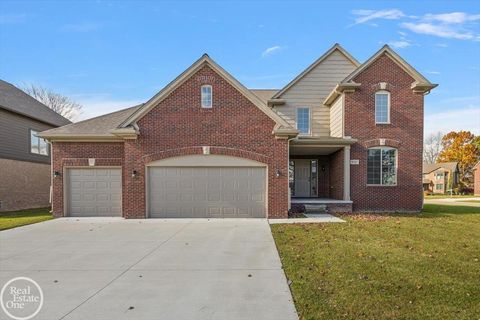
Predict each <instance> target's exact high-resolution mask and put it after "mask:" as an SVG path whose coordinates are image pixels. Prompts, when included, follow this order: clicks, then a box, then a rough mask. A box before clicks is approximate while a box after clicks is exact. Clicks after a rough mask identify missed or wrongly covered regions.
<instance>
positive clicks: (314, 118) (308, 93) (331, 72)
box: [275, 50, 355, 136]
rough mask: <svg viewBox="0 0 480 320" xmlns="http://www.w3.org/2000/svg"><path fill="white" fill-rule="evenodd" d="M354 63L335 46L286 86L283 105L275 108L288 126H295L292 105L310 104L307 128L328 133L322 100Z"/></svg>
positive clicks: (347, 73) (351, 70) (326, 108)
mask: <svg viewBox="0 0 480 320" xmlns="http://www.w3.org/2000/svg"><path fill="white" fill-rule="evenodd" d="M354 69H355V65H354V64H353V63H352V62H351V61H350V60H349V59H348V58H347V57H345V56H344V55H343V54H342V53H341V52H340V51H339V50H335V51H333V52H332V54H331V55H329V56H328V57H326V58H325V60H323V61H322V62H321V63H320V64H319V65H317V66H316V67H315V68H314V69H312V70H311V71H310V72H309V73H307V74H306V75H305V76H304V77H303V78H302V79H300V80H299V81H298V82H297V83H295V84H294V85H293V86H292V87H290V88H289V89H288V90H287V91H286V92H285V93H284V94H282V96H281V98H283V99H285V100H286V104H285V105H283V106H275V110H276V111H277V112H278V114H280V115H281V116H282V117H283V118H285V120H287V121H288V122H289V123H290V124H291V125H292V126H294V127H296V125H297V124H296V108H297V107H310V108H311V129H312V135H313V136H329V135H330V109H329V108H328V107H326V106H324V105H323V101H324V100H325V98H326V97H327V96H328V94H329V93H330V92H331V91H332V90H333V88H334V87H335V85H336V84H337V83H339V82H340V81H341V80H343V79H344V78H345V77H347V76H348V75H349V74H350V73H351V72H353V70H354Z"/></svg>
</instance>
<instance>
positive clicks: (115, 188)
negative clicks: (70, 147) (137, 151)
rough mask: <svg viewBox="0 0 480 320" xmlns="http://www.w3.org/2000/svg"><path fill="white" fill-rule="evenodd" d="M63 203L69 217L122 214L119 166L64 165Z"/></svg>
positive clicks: (118, 215) (120, 172)
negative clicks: (65, 180) (88, 166)
mask: <svg viewBox="0 0 480 320" xmlns="http://www.w3.org/2000/svg"><path fill="white" fill-rule="evenodd" d="M67 207H68V213H67V215H68V216H71V217H112V216H117V217H120V216H122V171H121V169H118V168H115V169H113V168H96V169H92V168H88V169H87V168H85V169H73V168H72V169H67Z"/></svg>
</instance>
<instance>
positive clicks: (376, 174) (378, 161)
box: [367, 147, 397, 186]
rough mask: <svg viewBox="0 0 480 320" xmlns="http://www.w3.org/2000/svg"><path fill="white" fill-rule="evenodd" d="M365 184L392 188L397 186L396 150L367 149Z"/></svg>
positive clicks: (384, 148)
mask: <svg viewBox="0 0 480 320" xmlns="http://www.w3.org/2000/svg"><path fill="white" fill-rule="evenodd" d="M367 184H370V185H381V186H394V185H396V184H397V149H393V148H388V147H379V148H371V149H368V155H367Z"/></svg>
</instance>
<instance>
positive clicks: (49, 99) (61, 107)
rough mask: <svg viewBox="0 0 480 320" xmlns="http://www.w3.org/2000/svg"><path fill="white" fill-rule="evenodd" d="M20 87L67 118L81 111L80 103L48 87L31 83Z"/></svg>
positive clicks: (70, 118)
mask: <svg viewBox="0 0 480 320" xmlns="http://www.w3.org/2000/svg"><path fill="white" fill-rule="evenodd" d="M22 89H23V91H25V92H26V93H28V94H29V95H31V96H32V97H34V98H35V99H37V100H38V101H40V102H41V103H43V104H44V105H46V106H47V107H49V108H50V109H52V110H53V111H55V112H56V113H58V114H60V115H61V116H64V117H65V118H67V119H69V120H72V119H73V118H74V117H75V116H78V115H79V114H80V113H81V112H82V105H81V104H79V103H77V102H75V101H73V100H72V99H70V98H69V97H66V96H64V95H61V94H59V93H56V92H53V91H51V90H49V89H46V88H43V87H40V86H35V85H33V84H30V85H24V86H23V88H22Z"/></svg>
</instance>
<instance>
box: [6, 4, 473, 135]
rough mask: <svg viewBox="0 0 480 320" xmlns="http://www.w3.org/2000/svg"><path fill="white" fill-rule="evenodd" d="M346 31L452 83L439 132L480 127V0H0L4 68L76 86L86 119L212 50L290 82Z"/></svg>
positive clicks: (253, 73) (355, 40)
mask: <svg viewBox="0 0 480 320" xmlns="http://www.w3.org/2000/svg"><path fill="white" fill-rule="evenodd" d="M336 42H338V43H340V44H341V45H342V46H343V47H344V48H345V49H346V50H348V51H349V52H350V53H351V54H352V55H353V56H355V57H356V58H357V59H358V60H359V61H361V62H362V61H365V60H366V59H367V58H368V57H369V56H371V55H372V54H373V53H375V52H376V51H377V50H378V49H379V48H380V47H381V46H382V45H383V44H384V43H388V44H390V45H391V46H392V47H393V48H394V49H395V50H396V51H397V52H398V53H399V54H400V55H401V56H403V57H404V58H405V59H406V60H407V61H408V62H409V63H411V64H412V65H413V66H414V67H415V68H417V69H418V70H419V71H420V72H421V73H423V74H424V75H425V76H426V77H427V78H428V79H429V80H430V81H432V82H435V83H439V84H440V86H439V87H438V88H437V89H435V90H434V91H433V92H432V93H431V94H430V95H428V96H426V98H425V111H426V132H427V134H428V133H430V132H436V131H439V130H440V131H443V132H446V131H449V130H460V129H469V130H472V131H474V132H476V133H477V134H480V59H479V57H480V4H479V2H478V1H477V2H475V1H471V2H470V1H469V2H462V1H450V2H443V1H431V2H428V1H422V2H421V5H419V2H418V1H401V2H394V1H370V2H362V1H345V2H342V1H335V2H320V1H318V2H300V1H295V2H287V1H284V2H282V1H276V2H266V1H263V2H227V1H222V2H209V3H205V2H202V3H201V2H200V1H197V2H180V1H179V2H160V1H135V2H133V1H55V2H48V1H32V2H29V1H5V0H4V1H2V2H0V78H2V79H4V80H6V81H8V82H11V83H13V84H16V85H22V84H26V83H27V84H28V83H32V84H36V85H41V86H44V87H47V88H50V89H52V90H54V91H57V92H60V93H62V94H65V95H68V96H70V97H72V98H73V99H75V100H77V101H78V102H80V103H82V104H83V105H84V111H83V113H82V114H81V115H80V116H79V117H78V119H85V118H89V117H92V116H96V115H100V114H104V113H107V112H111V111H114V110H118V109H121V108H123V107H127V106H130V105H133V104H136V103H139V102H144V101H146V100H147V99H148V98H150V97H151V96H153V95H154V94H155V93H156V92H157V91H159V90H160V89H161V88H162V87H163V86H164V85H166V84H167V83H168V82H169V81H171V80H172V79H173V78H174V77H176V76H177V75H178V74H179V73H181V72H182V71H183V70H184V69H185V68H187V67H188V66H189V65H190V64H191V63H193V62H194V61H195V60H196V59H198V58H199V57H200V56H201V55H202V54H203V53H205V52H207V53H208V54H209V55H210V56H211V57H212V58H213V59H215V60H216V61H217V62H218V63H219V64H220V65H222V66H223V67H224V68H225V69H226V70H227V71H229V72H230V73H231V74H233V75H234V76H235V77H236V78H237V79H238V80H240V81H241V82H242V83H243V84H244V85H246V86H247V87H249V88H281V87H283V86H284V85H285V84H287V83H288V82H289V81H290V80H291V79H292V78H294V77H295V76H296V75H297V74H298V73H300V72H301V71H302V70H303V69H304V68H306V67H307V66H308V65H309V64H310V63H312V62H313V61H314V60H315V59H317V58H318V57H319V56H320V55H322V54H323V53H324V52H325V51H326V50H327V49H329V48H330V47H331V46H332V45H333V44H334V43H336Z"/></svg>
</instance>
